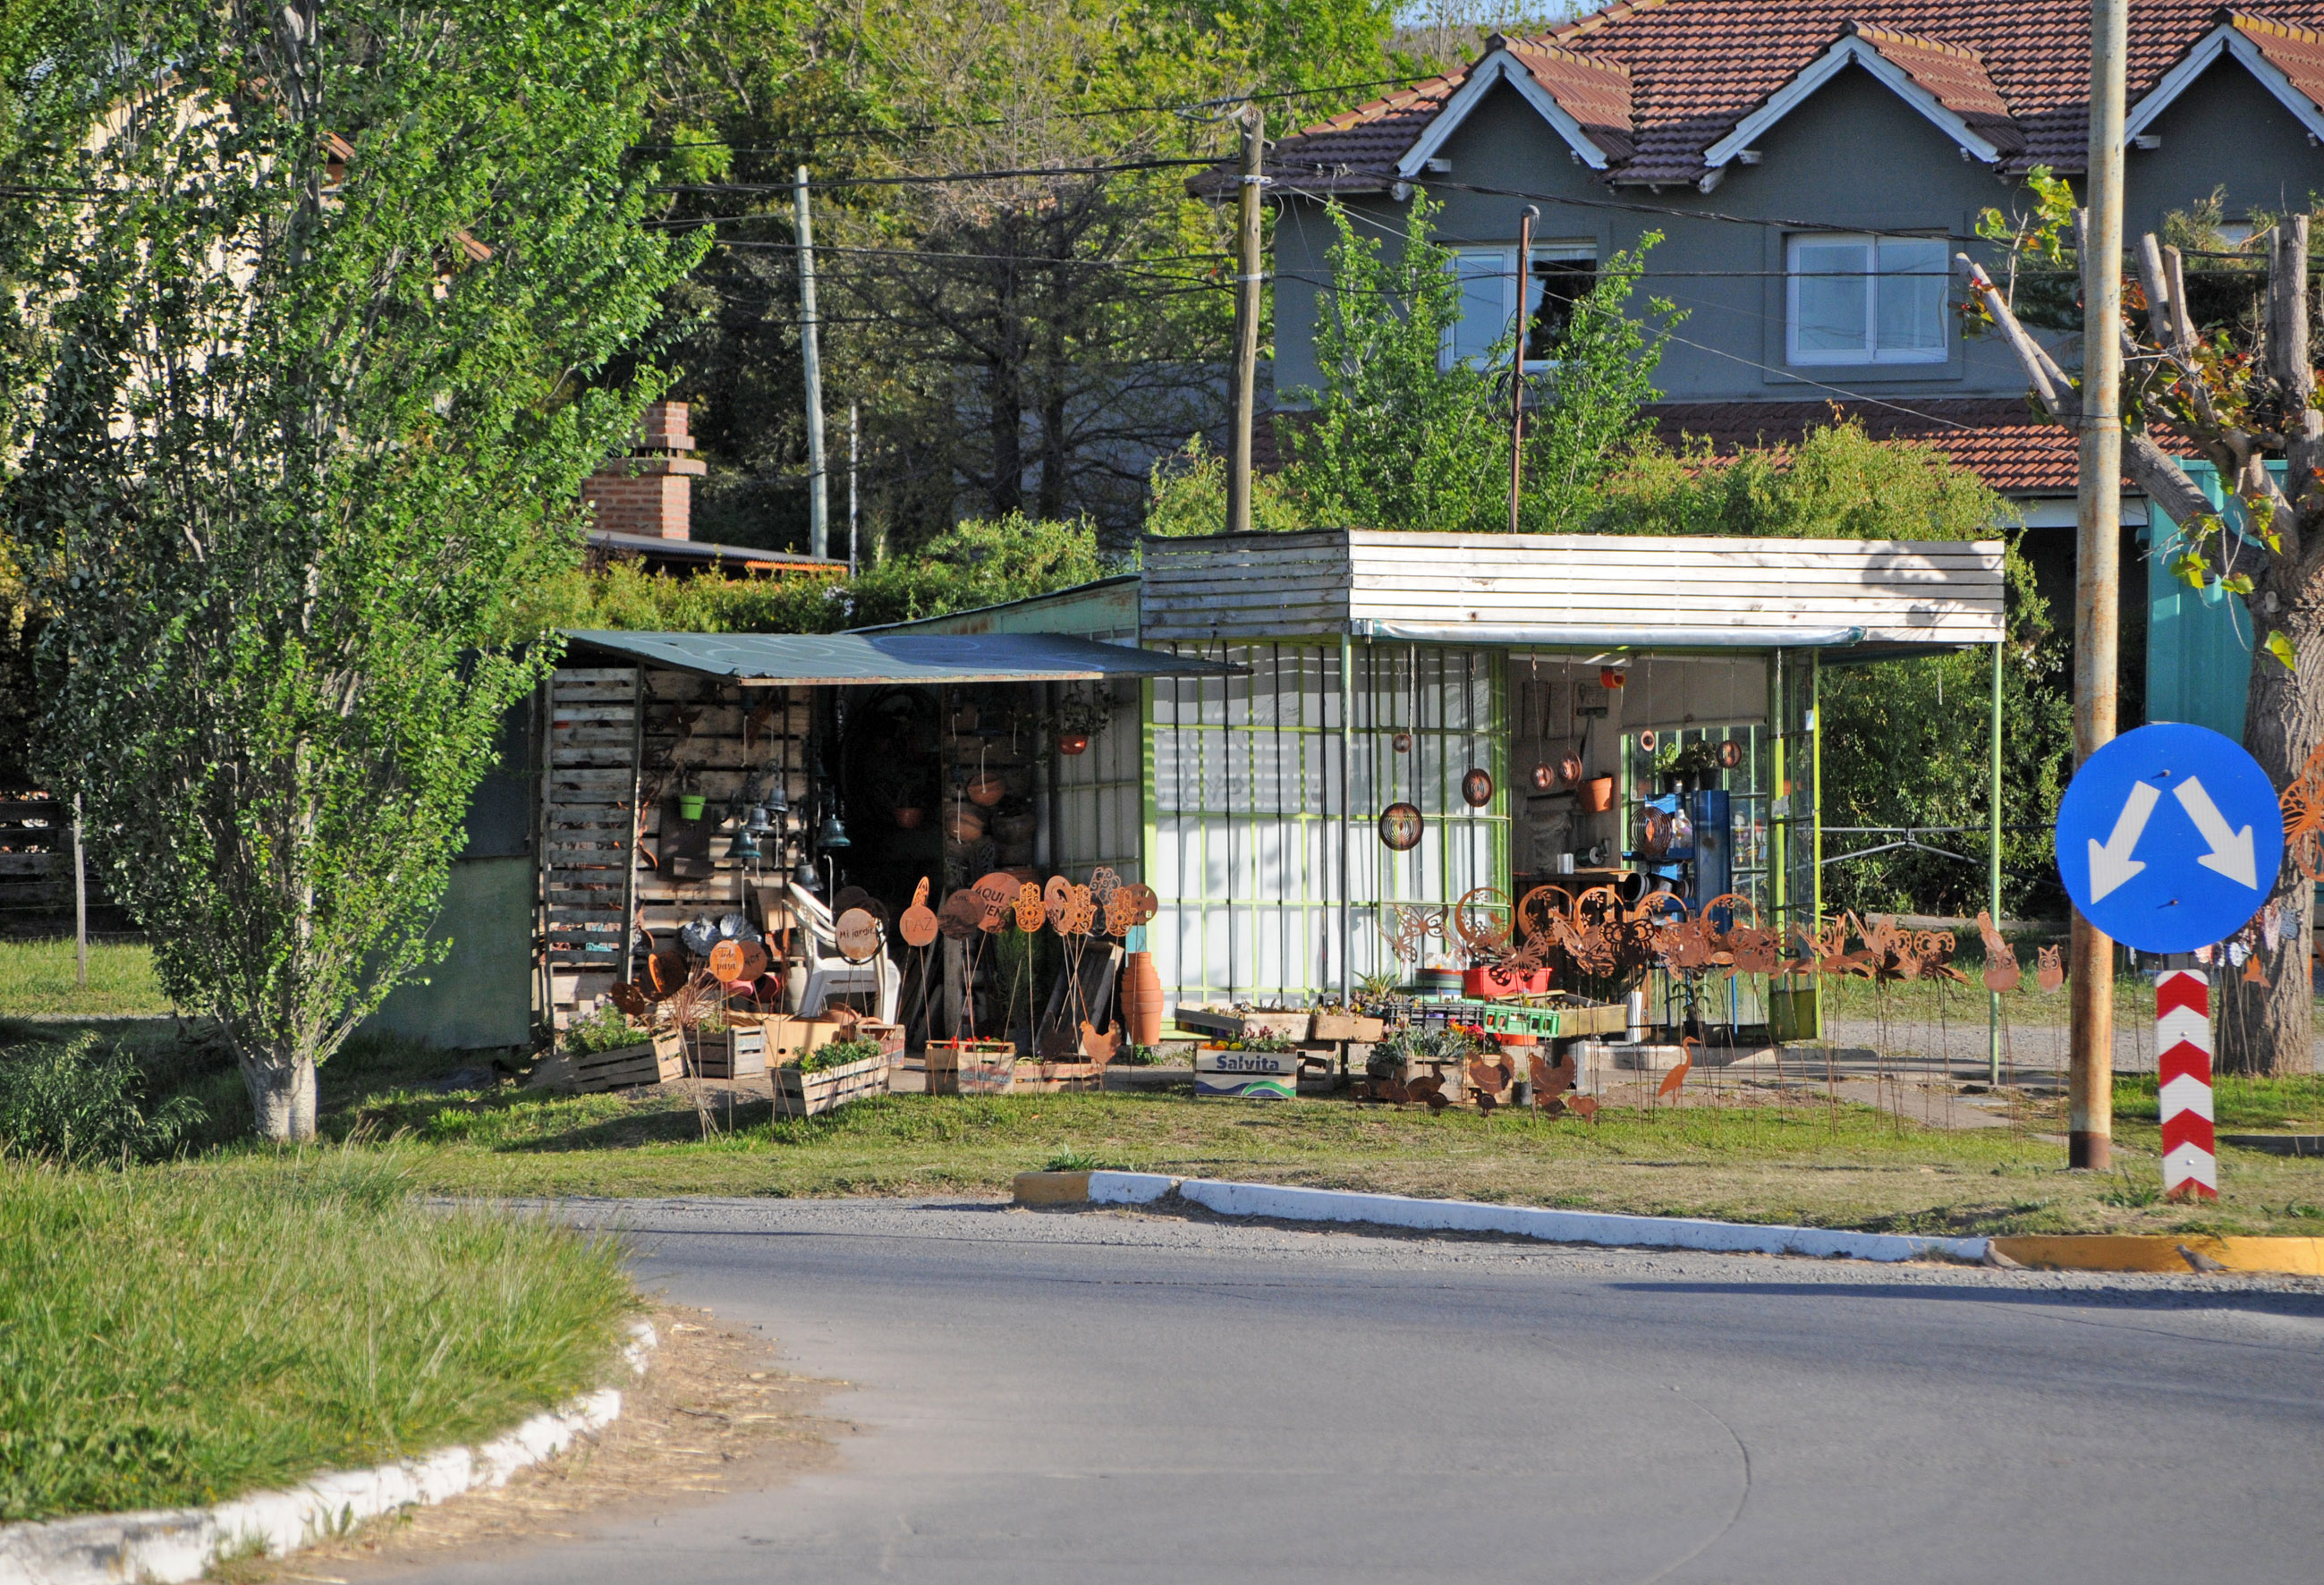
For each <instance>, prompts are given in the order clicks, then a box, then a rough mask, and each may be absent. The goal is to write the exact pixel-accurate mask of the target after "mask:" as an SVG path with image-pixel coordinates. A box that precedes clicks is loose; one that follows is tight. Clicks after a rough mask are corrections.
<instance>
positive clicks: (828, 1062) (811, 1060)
mask: <svg viewBox="0 0 2324 1585" xmlns="http://www.w3.org/2000/svg"><path fill="white" fill-rule="evenodd" d="M878 1055H880V1043H879V1042H878V1041H877V1040H835V1041H833V1042H832V1043H831V1044H830V1045H828V1046H816V1048H815V1049H814V1050H813V1051H810V1052H808V1053H807V1055H805V1056H803V1057H801V1058H799V1060H798V1069H799V1072H801V1073H803V1074H819V1073H821V1072H823V1070H824V1069H825V1068H838V1067H845V1066H846V1065H847V1064H849V1063H851V1062H869V1061H871V1059H872V1058H873V1057H875V1056H878Z"/></svg>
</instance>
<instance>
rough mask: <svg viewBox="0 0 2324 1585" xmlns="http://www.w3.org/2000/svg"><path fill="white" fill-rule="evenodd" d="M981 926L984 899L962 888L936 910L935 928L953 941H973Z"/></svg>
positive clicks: (982, 922)
mask: <svg viewBox="0 0 2324 1585" xmlns="http://www.w3.org/2000/svg"><path fill="white" fill-rule="evenodd" d="M983 924H984V899H983V898H980V897H978V896H977V895H976V893H974V892H973V891H971V890H970V889H968V888H966V887H962V888H961V889H959V890H958V891H955V892H954V893H953V894H952V895H951V896H950V897H948V898H945V901H944V907H942V908H938V909H937V910H936V928H937V929H938V930H939V931H941V932H943V933H944V934H945V935H947V936H949V937H951V938H952V939H953V940H954V941H973V940H974V939H976V933H977V931H978V930H979V929H981V928H982V926H983Z"/></svg>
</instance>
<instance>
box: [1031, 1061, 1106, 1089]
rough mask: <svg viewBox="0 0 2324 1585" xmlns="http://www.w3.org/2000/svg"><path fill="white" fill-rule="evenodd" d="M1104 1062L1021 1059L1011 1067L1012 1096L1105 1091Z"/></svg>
mask: <svg viewBox="0 0 2324 1585" xmlns="http://www.w3.org/2000/svg"><path fill="white" fill-rule="evenodd" d="M1103 1088H1105V1064H1102V1063H1094V1062H1020V1063H1019V1064H1017V1065H1016V1066H1015V1067H1013V1068H1011V1069H1010V1076H1009V1091H1010V1094H1012V1095H1054V1094H1056V1093H1058V1092H1061V1091H1067V1090H1102V1089H1103Z"/></svg>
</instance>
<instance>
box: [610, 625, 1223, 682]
mask: <svg viewBox="0 0 2324 1585" xmlns="http://www.w3.org/2000/svg"><path fill="white" fill-rule="evenodd" d="M565 637H566V638H567V640H568V641H570V642H571V643H572V645H573V646H574V647H575V648H576V649H581V650H595V651H598V652H600V653H610V654H615V655H624V656H628V657H629V658H631V659H635V660H641V661H643V662H645V663H646V664H647V665H649V666H660V667H667V668H669V669H671V670H673V671H690V672H693V673H694V674H696V676H698V677H723V678H726V679H728V680H730V681H733V682H742V683H794V684H855V683H951V682H1080V681H1095V680H1097V679H1100V678H1103V677H1225V676H1228V675H1230V674H1231V673H1235V672H1240V671H1242V670H1244V669H1245V668H1242V667H1240V666H1222V665H1220V664H1218V663H1217V662H1215V661H1210V660H1198V659H1193V658H1192V657H1189V656H1181V655H1165V654H1160V653H1157V652H1156V651H1153V650H1132V649H1130V648H1128V647H1126V646H1124V645H1120V644H1099V643H1093V642H1092V641H1091V640H1087V639H1071V638H1066V637H1065V636H1064V635H1062V634H1059V633H886V634H883V633H632V632H603V631H567V633H566V635H565Z"/></svg>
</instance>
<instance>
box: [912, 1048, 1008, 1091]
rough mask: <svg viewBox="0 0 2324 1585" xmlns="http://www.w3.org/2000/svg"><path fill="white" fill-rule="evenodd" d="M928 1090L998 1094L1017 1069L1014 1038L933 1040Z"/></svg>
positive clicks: (928, 1058) (1005, 1086)
mask: <svg viewBox="0 0 2324 1585" xmlns="http://www.w3.org/2000/svg"><path fill="white" fill-rule="evenodd" d="M927 1065H928V1093H929V1094H931V1095H998V1094H1000V1093H1001V1092H1003V1091H1005V1090H1007V1089H1008V1088H1009V1083H1010V1080H1011V1079H1013V1078H1014V1077H1015V1076H1016V1073H1017V1044H1016V1042H1015V1041H1013V1040H931V1041H929V1042H928V1054H927Z"/></svg>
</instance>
